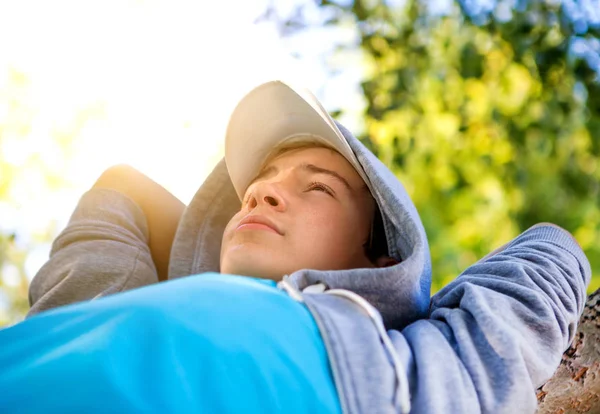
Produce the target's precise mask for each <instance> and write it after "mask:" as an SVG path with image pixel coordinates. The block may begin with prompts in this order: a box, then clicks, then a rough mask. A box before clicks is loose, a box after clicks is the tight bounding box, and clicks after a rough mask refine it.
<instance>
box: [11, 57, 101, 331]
mask: <svg viewBox="0 0 600 414" xmlns="http://www.w3.org/2000/svg"><path fill="white" fill-rule="evenodd" d="M0 73H1V72H0ZM32 89H33V88H32V87H31V81H30V79H29V78H28V77H27V76H26V74H24V73H23V72H21V71H19V70H17V69H15V68H9V70H8V71H7V72H6V78H0V327H2V326H4V325H7V324H11V323H15V322H17V321H19V320H20V319H22V318H23V317H24V315H25V313H26V312H27V310H28V309H29V303H28V287H29V280H28V278H27V275H26V265H27V260H28V257H29V255H30V254H31V252H32V251H33V250H35V249H36V248H37V247H39V246H42V245H47V244H48V243H49V242H50V240H51V239H52V237H53V236H54V235H55V234H56V228H55V225H56V223H53V222H51V221H49V222H43V223H41V224H40V223H37V222H39V221H40V220H39V218H38V217H34V216H35V215H37V216H39V217H45V216H44V214H43V213H44V212H45V209H47V208H48V205H47V204H49V203H48V200H50V198H51V197H52V196H54V197H56V195H57V194H58V190H60V189H63V188H66V187H67V186H68V184H69V177H68V176H67V174H66V173H65V168H66V162H65V160H66V159H67V158H68V157H71V156H72V154H71V152H72V144H73V140H74V138H75V136H76V135H77V134H78V132H79V129H80V128H81V127H82V126H83V125H84V123H85V121H86V119H87V118H89V117H90V116H93V115H94V114H93V110H92V111H90V110H84V111H82V113H81V114H75V120H74V121H71V120H69V121H67V122H66V123H65V125H57V124H56V121H54V123H52V124H47V119H46V118H47V117H46V116H45V115H44V114H41V113H40V112H39V108H38V106H37V105H36V100H35V97H34V96H33V94H32ZM44 202H45V203H46V205H44V204H43V203H44ZM32 212H33V213H32Z"/></svg>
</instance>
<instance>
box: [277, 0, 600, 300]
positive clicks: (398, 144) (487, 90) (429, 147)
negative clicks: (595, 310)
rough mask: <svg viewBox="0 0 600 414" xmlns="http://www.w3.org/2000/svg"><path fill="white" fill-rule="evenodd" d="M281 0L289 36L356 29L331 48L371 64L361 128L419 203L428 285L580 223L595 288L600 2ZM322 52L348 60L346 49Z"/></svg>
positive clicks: (576, 230)
mask: <svg viewBox="0 0 600 414" xmlns="http://www.w3.org/2000/svg"><path fill="white" fill-rule="evenodd" d="M587 3H589V4H592V3H594V4H595V3H600V2H598V1H592V2H587ZM587 3H586V4H587ZM276 4H277V3H273V5H272V6H271V8H270V9H269V10H268V11H267V13H266V17H267V19H270V20H272V21H273V20H275V21H277V23H278V24H280V27H281V28H282V29H283V31H284V34H285V35H287V36H299V35H302V33H306V32H307V31H308V30H309V29H314V27H313V26H315V25H319V26H321V27H322V26H323V25H325V26H328V27H330V28H332V30H346V31H347V30H349V28H350V29H351V30H353V31H354V35H353V36H346V37H345V38H346V39H349V40H348V41H347V42H346V43H343V42H341V43H340V44H338V45H337V50H338V54H344V53H348V51H351V50H355V51H356V50H359V51H360V53H361V56H362V61H363V62H365V69H364V71H363V74H362V83H361V87H362V95H363V96H364V101H365V103H366V106H365V110H364V114H363V116H364V125H365V128H364V131H363V133H362V135H361V139H362V140H363V141H364V142H365V143H366V144H367V145H368V146H370V148H372V149H373V151H374V152H375V153H376V154H377V155H378V156H379V158H380V159H382V160H383V161H384V162H385V163H386V164H387V165H388V166H389V167H390V168H391V169H392V170H393V171H394V172H395V173H396V175H397V176H398V177H399V178H400V179H401V181H402V182H403V183H404V184H405V186H406V187H407V190H408V191H409V193H410V194H411V196H412V198H413V200H414V201H415V203H416V205H417V208H418V210H419V212H420V213H421V216H422V218H423V221H424V225H425V227H426V230H427V233H428V236H429V240H430V246H431V254H432V261H433V272H434V275H433V289H434V290H437V289H439V288H440V287H441V286H443V285H444V284H446V283H447V282H449V281H450V280H452V279H453V278H454V277H456V275H458V274H459V273H460V271H462V270H463V269H465V268H466V267H467V266H468V265H470V264H472V263H473V262H475V261H476V260H477V258H480V257H482V256H483V255H485V254H486V253H487V252H489V251H491V250H493V249H494V248H496V247H498V246H499V245H501V244H503V243H505V242H506V241H507V240H509V239H511V238H512V237H515V236H516V235H517V234H518V233H520V232H521V231H523V230H525V229H527V228H528V227H529V226H531V225H533V224H535V223H537V222H543V221H550V222H553V223H556V224H558V225H560V226H562V227H564V228H566V229H568V230H569V231H571V232H572V233H573V234H574V235H575V237H576V239H577V240H578V241H579V243H580V244H581V246H582V247H583V249H584V250H585V252H586V254H587V255H588V257H589V259H590V262H591V263H592V268H593V273H594V277H593V281H592V284H591V286H590V288H589V291H590V292H591V291H593V290H595V289H597V288H598V287H600V203H599V201H600V184H599V182H600V167H599V163H600V160H599V155H600V57H599V53H600V42H598V37H599V36H598V35H599V34H600V12H598V11H596V12H595V13H596V14H594V13H587V14H586V13H583V12H584V11H585V10H583V9H581V7H582V6H580V5H579V4H578V3H574V2H572V1H564V2H561V1H534V0H532V1H511V2H509V1H486V2H483V1H477V0H470V1H467V0H464V1H460V2H451V1H435V2H434V1H419V0H405V1H387V2H385V1H375V0H372V1H368V0H354V1H330V0H322V1H320V3H318V7H316V9H317V11H316V12H315V6H314V5H313V4H306V3H304V4H300V5H299V6H298V7H297V8H296V9H295V10H293V11H291V12H290V11H289V10H288V12H287V13H288V14H286V15H284V14H282V13H281V12H279V11H278V9H277V6H276ZM596 6H597V9H596V10H600V5H596ZM578 7H579V8H578ZM592 7H594V6H593V4H592ZM309 9H310V10H311V12H310V13H308V12H307V10H309ZM582 10H583V11H582ZM592 11H593V10H592ZM315 15H316V16H317V18H315ZM319 15H320V18H318V16H319ZM315 22H316V23H315ZM340 62H341V64H340ZM328 64H329V65H330V68H331V70H332V71H338V72H343V71H345V70H348V68H347V67H345V65H347V62H346V61H345V59H343V58H342V59H333V58H332V57H331V56H329V57H328ZM340 113H341V114H343V110H341V111H340Z"/></svg>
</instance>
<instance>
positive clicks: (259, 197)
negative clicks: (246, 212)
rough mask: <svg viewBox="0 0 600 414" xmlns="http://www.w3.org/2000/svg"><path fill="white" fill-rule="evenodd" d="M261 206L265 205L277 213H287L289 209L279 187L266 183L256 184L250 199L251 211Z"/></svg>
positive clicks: (249, 206)
mask: <svg viewBox="0 0 600 414" xmlns="http://www.w3.org/2000/svg"><path fill="white" fill-rule="evenodd" d="M259 205H264V206H265V207H268V208H271V209H273V210H275V211H285V209H286V207H287V204H286V201H285V198H284V196H283V194H282V191H281V190H280V189H279V188H278V187H277V185H275V184H273V183H269V182H265V181H263V182H260V183H256V184H254V185H253V188H252V189H251V193H250V197H249V198H248V208H249V209H250V210H253V209H255V208H256V207H258V206H259Z"/></svg>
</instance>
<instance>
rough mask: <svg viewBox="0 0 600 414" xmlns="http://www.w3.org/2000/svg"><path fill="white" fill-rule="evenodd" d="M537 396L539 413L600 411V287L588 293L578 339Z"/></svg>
mask: <svg viewBox="0 0 600 414" xmlns="http://www.w3.org/2000/svg"><path fill="white" fill-rule="evenodd" d="M537 397H538V404H539V405H538V414H570V413H588V414H591V413H596V414H600V289H598V290H596V291H595V292H594V293H592V294H591V295H590V296H589V297H588V301H587V303H586V306H585V310H584V311H583V315H582V316H581V319H580V320H579V327H578V329H577V334H576V335H575V340H574V341H573V343H572V344H571V346H570V347H569V349H567V351H566V352H565V353H564V354H563V357H562V360H561V361H560V366H559V367H558V369H557V370H556V372H555V373H554V376H553V377H552V378H550V380H549V381H548V382H547V383H545V384H544V385H543V386H541V387H540V388H539V389H538V393H537Z"/></svg>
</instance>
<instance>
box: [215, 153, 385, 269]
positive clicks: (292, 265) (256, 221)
mask: <svg viewBox="0 0 600 414" xmlns="http://www.w3.org/2000/svg"><path fill="white" fill-rule="evenodd" d="M374 208H375V202H374V200H373V198H372V197H371V194H370V193H369V191H368V189H367V188H366V186H365V184H364V182H363V180H362V179H361V178H360V176H359V175H358V173H357V172H356V171H355V170H354V168H353V167H352V166H351V165H350V163H349V162H348V161H346V159H345V158H344V157H343V156H341V155H340V154H338V153H337V152H335V151H333V150H330V149H328V148H320V147H315V148H304V149H295V150H289V151H287V152H284V153H283V154H281V155H279V156H277V157H276V158H274V159H272V160H271V161H270V162H268V163H267V164H266V165H265V167H264V168H263V170H262V171H261V172H260V173H259V175H258V176H257V177H256V178H255V180H254V181H253V182H252V183H251V184H250V186H249V187H248V189H247V190H246V193H245V196H244V200H243V201H242V207H241V210H240V211H239V212H238V213H237V214H236V215H235V216H233V218H232V219H231V220H230V221H229V224H228V225H227V227H226V229H225V232H224V234H223V243H222V246H221V272H222V273H230V274H237V275H243V276H254V277H262V278H269V279H273V280H280V279H281V278H282V276H283V275H286V274H291V273H293V272H294V271H297V270H300V269H319V270H337V269H352V268H361V267H373V264H372V263H371V262H370V261H369V259H368V258H367V257H366V255H365V251H364V248H363V245H364V244H365V242H368V238H369V233H370V226H371V220H372V217H373V215H374Z"/></svg>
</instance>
